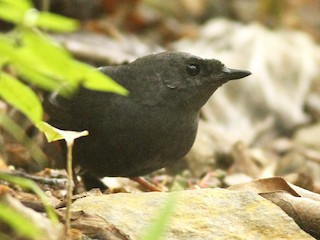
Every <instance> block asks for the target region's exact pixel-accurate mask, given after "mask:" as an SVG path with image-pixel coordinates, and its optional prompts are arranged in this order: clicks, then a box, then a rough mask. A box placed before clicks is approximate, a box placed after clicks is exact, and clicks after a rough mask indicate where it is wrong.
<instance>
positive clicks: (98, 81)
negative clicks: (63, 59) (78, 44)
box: [78, 64, 128, 95]
mask: <svg viewBox="0 0 320 240" xmlns="http://www.w3.org/2000/svg"><path fill="white" fill-rule="evenodd" d="M78 69H79V70H80V71H81V73H82V74H83V77H84V80H83V82H82V84H83V86H84V87H86V88H89V89H91V90H99V91H109V92H114V93H117V94H121V95H128V90H126V89H125V88H124V87H122V86H121V85H119V84H118V83H116V82H114V81H113V80H112V79H111V78H109V77H108V76H106V75H105V74H103V73H102V72H100V71H99V70H97V69H93V68H91V67H89V66H88V65H85V64H79V67H78Z"/></svg>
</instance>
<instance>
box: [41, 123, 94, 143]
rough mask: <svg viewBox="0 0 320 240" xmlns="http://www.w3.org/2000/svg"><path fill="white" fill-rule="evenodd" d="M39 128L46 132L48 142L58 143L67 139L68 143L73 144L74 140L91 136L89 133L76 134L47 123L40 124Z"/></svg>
mask: <svg viewBox="0 0 320 240" xmlns="http://www.w3.org/2000/svg"><path fill="white" fill-rule="evenodd" d="M37 127H38V128H39V129H40V130H41V131H43V132H44V134H45V135H46V137H47V139H48V142H53V141H58V140H61V139H65V140H66V142H73V141H74V139H76V138H79V137H84V136H87V135H88V134H89V132H88V131H82V132H76V131H65V130H61V129H58V128H55V127H53V126H51V125H50V124H48V123H46V122H40V123H38V124H37Z"/></svg>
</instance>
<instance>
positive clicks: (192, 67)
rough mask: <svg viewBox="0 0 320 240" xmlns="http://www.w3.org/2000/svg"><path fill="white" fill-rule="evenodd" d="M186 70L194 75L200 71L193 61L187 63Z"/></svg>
mask: <svg viewBox="0 0 320 240" xmlns="http://www.w3.org/2000/svg"><path fill="white" fill-rule="evenodd" d="M186 71H187V73H188V74H189V75H190V76H196V75H197V74H199V72H200V66H199V65H198V64H194V63H191V64H188V65H187V67H186Z"/></svg>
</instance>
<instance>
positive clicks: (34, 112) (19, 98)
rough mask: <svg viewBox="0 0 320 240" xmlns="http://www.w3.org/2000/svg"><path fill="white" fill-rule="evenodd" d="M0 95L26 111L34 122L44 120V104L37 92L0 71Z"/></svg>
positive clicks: (22, 110)
mask: <svg viewBox="0 0 320 240" xmlns="http://www.w3.org/2000/svg"><path fill="white" fill-rule="evenodd" d="M0 97H2V98H3V99H4V100H5V101H6V102H8V103H9V104H11V105H12V106H14V107H15V108H17V109H18V110H20V111H21V112H22V113H24V114H25V115H26V116H27V117H28V118H29V119H30V120H31V121H32V122H33V123H35V124H36V123H38V122H40V121H41V120H42V114H43V110H42V106H41V103H40V101H39V99H38V97H37V96H36V94H35V93H34V92H33V91H32V90H31V89H30V88H29V87H27V86H26V85H24V84H22V83H21V82H20V81H19V80H17V79H15V78H14V77H12V76H10V75H9V74H6V73H4V72H2V73H0Z"/></svg>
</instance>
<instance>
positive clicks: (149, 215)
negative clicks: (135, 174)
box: [72, 189, 314, 240]
mask: <svg viewBox="0 0 320 240" xmlns="http://www.w3.org/2000/svg"><path fill="white" fill-rule="evenodd" d="M172 194H173V193H159V192H152V193H136V194H132V193H131V194H130V193H118V194H112V195H103V196H91V197H86V198H82V199H78V200H76V201H75V202H74V203H73V205H72V210H73V211H84V212H85V213H89V214H96V215H98V216H100V217H102V218H104V219H106V220H107V221H108V222H110V223H112V224H114V225H115V226H116V227H117V228H118V229H119V230H121V231H122V232H124V233H125V234H127V235H128V236H129V237H130V239H139V236H141V234H142V233H143V232H144V231H145V230H146V229H147V228H148V226H149V225H150V223H152V221H153V219H154V218H155V217H156V216H158V213H159V210H160V209H162V208H163V205H164V204H165V203H166V201H167V199H168V197H170V196H171V195H172ZM176 201H177V202H176V205H175V206H174V211H173V213H172V216H171V219H170V222H169V223H168V225H167V228H166V229H167V231H166V233H165V236H164V239H180V240H181V239H314V238H312V237H311V236H310V235H308V234H307V233H305V232H303V231H302V230H301V229H300V228H299V227H298V225H297V224H296V223H295V222H294V221H293V220H292V219H291V218H290V217H288V216H287V215H286V214H285V213H284V212H283V211H282V210H281V209H280V208H279V207H277V206H276V205H274V204H272V203H271V202H269V201H267V200H265V199H264V198H262V197H260V196H259V195H257V194H255V193H252V192H237V191H230V190H224V189H200V190H187V191H182V192H178V198H177V200H176Z"/></svg>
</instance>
